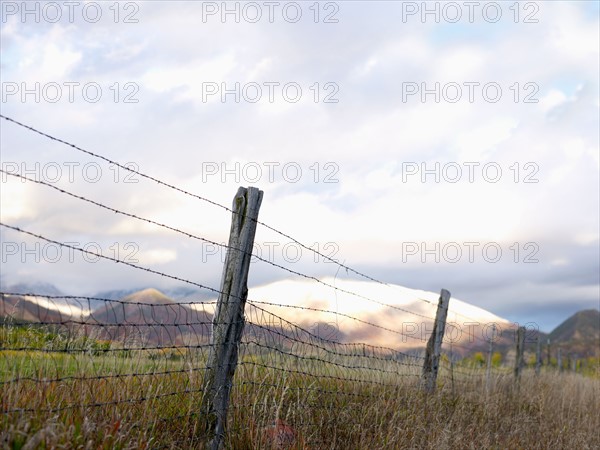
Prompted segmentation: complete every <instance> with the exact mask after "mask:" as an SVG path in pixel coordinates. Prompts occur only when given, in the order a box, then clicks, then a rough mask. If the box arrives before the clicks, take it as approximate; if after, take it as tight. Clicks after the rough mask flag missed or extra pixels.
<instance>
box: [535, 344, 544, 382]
mask: <svg viewBox="0 0 600 450" xmlns="http://www.w3.org/2000/svg"><path fill="white" fill-rule="evenodd" d="M541 370H542V341H541V339H540V337H539V336H538V337H537V349H536V352H535V374H536V375H539V374H540V371H541Z"/></svg>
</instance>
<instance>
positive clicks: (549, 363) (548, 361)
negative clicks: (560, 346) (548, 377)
mask: <svg viewBox="0 0 600 450" xmlns="http://www.w3.org/2000/svg"><path fill="white" fill-rule="evenodd" d="M546 365H547V366H548V367H550V366H551V361H550V338H548V357H547V364H546Z"/></svg>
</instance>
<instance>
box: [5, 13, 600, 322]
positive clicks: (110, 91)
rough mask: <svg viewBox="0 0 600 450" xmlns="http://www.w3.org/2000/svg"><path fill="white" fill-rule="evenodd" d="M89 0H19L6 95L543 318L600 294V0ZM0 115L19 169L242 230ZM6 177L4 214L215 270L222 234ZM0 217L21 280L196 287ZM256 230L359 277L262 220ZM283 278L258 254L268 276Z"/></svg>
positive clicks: (203, 224) (183, 270)
mask: <svg viewBox="0 0 600 450" xmlns="http://www.w3.org/2000/svg"><path fill="white" fill-rule="evenodd" d="M75 3H76V4H72V3H69V2H40V3H37V2H28V3H27V8H29V10H28V11H24V10H23V8H24V7H23V3H22V2H8V1H3V2H2V23H1V26H2V31H1V38H2V43H1V52H2V61H1V71H2V103H1V107H2V114H3V115H4V116H8V117H10V118H12V119H14V120H17V121H20V122H22V123H24V124H26V125H29V126H32V127H34V128H36V129H39V130H40V131H43V132H45V133H48V134H50V135H52V136H55V137H57V138H60V139H63V140H65V141H67V142H69V143H73V144H76V145H77V146H79V147H81V148H83V149H85V150H89V151H91V152H94V153H97V154H100V155H103V156H105V157H107V158H109V159H111V160H114V161H117V162H119V163H122V164H126V163H127V164H131V166H130V167H132V168H135V169H137V170H139V171H140V172H143V173H145V174H148V175H151V176H154V177H156V178H159V179H161V180H163V181H165V182H168V183H170V184H173V185H176V186H177V187H179V188H181V189H185V190H187V191H190V192H193V193H195V194H198V195H200V196H202V197H205V198H208V199H210V200H212V201H214V202H217V203H220V204H223V205H227V206H230V205H231V201H232V199H233V196H234V194H235V192H236V190H237V187H238V186H240V185H242V186H257V187H259V188H260V189H262V190H263V191H264V199H263V203H262V207H261V210H260V220H262V221H264V222H265V223H267V224H269V225H270V226H272V227H275V228H277V229H279V230H281V231H283V232H284V233H286V234H288V235H290V236H292V237H294V238H295V239H297V240H298V241H300V242H302V243H305V244H306V245H307V246H312V247H313V248H316V249H318V250H319V251H320V252H321V253H323V254H325V255H328V256H331V257H333V258H334V259H336V260H339V261H340V262H344V263H345V264H346V265H348V266H350V267H353V268H355V269H357V270H359V271H361V272H364V273H365V274H368V275H370V276H372V277H374V278H377V279H379V280H383V281H386V282H390V283H396V284H400V285H402V286H406V287H410V288H415V289H423V290H429V291H435V292H437V291H439V290H440V289H441V288H446V289H448V290H449V291H450V292H451V293H452V294H453V295H454V296H456V297H458V298H460V299H462V300H464V301H466V302H469V303H472V304H474V305H477V306H479V307H482V308H485V309H487V310H489V311H491V312H493V313H494V314H497V315H499V316H501V317H504V318H506V319H508V320H512V321H517V322H519V323H525V322H537V323H539V325H540V327H541V329H542V330H545V331H550V330H551V329H552V328H553V327H554V326H556V325H557V324H558V323H560V322H561V321H562V320H564V319H565V318H566V317H567V316H568V315H570V314H572V313H574V312H576V311H578V310H580V309H584V308H598V306H599V302H600V282H599V277H600V275H599V273H600V267H599V231H598V230H599V203H600V200H599V191H600V190H599V187H600V186H599V128H598V127H599V125H598V124H599V122H600V118H599V108H600V105H599V89H598V87H599V80H598V73H599V65H598V64H599V44H598V43H599V23H598V22H599V10H598V2H592V1H590V2H587V1H586V2H583V1H581V2H575V1H569V2H539V1H538V2H519V3H515V2H498V3H494V2H479V3H478V4H477V5H470V4H469V3H468V2H467V3H466V4H465V2H427V3H423V2H358V1H356V2H320V3H314V2H298V3H294V2H276V3H269V2H250V3H244V2H242V3H238V2H228V3H227V4H223V3H222V2H159V1H153V2H121V3H120V4H115V3H114V2H81V3H77V2H75ZM115 5H116V6H115ZM224 9H227V10H228V11H229V13H226V11H224ZM425 9H427V11H424V10H425ZM1 132H2V137H1V149H2V152H1V160H2V168H3V170H5V171H7V172H12V173H14V172H19V173H22V174H24V175H26V176H28V177H30V178H35V179H38V180H41V181H45V182H46V183H48V184H50V185H53V186H56V187H60V188H61V189H64V190H67V191H69V192H72V193H74V194H77V195H80V196H84V197H86V198H89V199H93V200H95V201H97V202H100V203H103V204H106V205H107V206H110V207H112V208H116V209H119V210H123V211H127V212H129V213H133V214H136V215H138V216H142V217H145V218H148V219H152V220H155V221H158V222H161V223H165V224H167V225H169V226H172V227H176V228H178V229H182V230H185V231H186V232H189V233H192V234H194V235H197V236H200V237H204V238H206V239H210V240H213V241H216V242H225V241H226V240H227V236H228V231H229V224H230V214H229V213H228V212H227V211H224V210H223V209H220V208H218V207H215V206H213V205H210V204H208V203H206V202H203V201H201V200H198V199H194V198H191V197H189V196H185V195H182V194H181V193H177V192H175V191H172V190H170V189H168V188H165V187H162V186H159V185H157V184H156V183H154V182H151V181H148V180H145V179H144V178H142V177H140V176H138V175H131V174H129V175H128V173H126V171H124V170H122V169H118V168H117V167H115V166H111V165H110V164H108V163H106V162H105V161H102V160H99V159H95V158H93V157H91V156H89V155H86V154H83V153H81V152H78V151H76V150H75V149H73V148H71V147H69V146H66V145H64V144H60V143H57V142H54V141H52V140H50V139H48V138H46V137H43V136H40V135H37V134H35V133H33V132H31V131H29V130H26V129H24V128H22V127H19V126H17V125H15V124H14V123H10V122H8V121H6V120H2V121H1ZM1 189H2V197H1V200H2V208H1V220H2V222H3V223H5V224H8V225H11V226H17V227H21V228H23V229H25V230H28V231H31V232H33V233H36V234H41V235H43V236H46V237H48V238H49V239H53V240H56V241H61V242H71V243H73V244H71V245H73V246H75V247H80V248H86V249H89V250H92V251H95V252H100V253H102V254H103V255H107V256H112V257H114V256H116V257H118V258H119V259H122V260H126V261H129V262H132V263H135V264H138V265H141V266H144V267H148V268H151V269H153V270H157V271H161V272H164V273H167V274H171V275H174V276H177V277H180V278H183V279H186V280H190V281H193V282H195V283H200V284H202V285H206V286H210V287H213V288H218V287H219V281H220V276H221V270H222V266H221V262H222V259H223V257H224V254H223V253H221V252H216V254H215V251H214V250H215V249H214V248H213V247H211V246H208V245H205V244H203V243H202V242H201V241H199V240H196V239H192V238H188V237H184V236H182V235H180V234H177V233H174V232H171V231H168V230H165V229H160V228H158V227H156V226H153V225H149V224H144V223H142V222H140V221H137V220H135V219H131V218H127V217H124V216H120V215H118V214H115V213H113V212H109V211H106V210H103V209H101V208H99V207H95V206H92V205H90V204H86V203H84V202H82V201H80V200H77V199H74V198H71V197H68V196H67V195H65V194H62V193H60V192H58V191H56V190H54V189H52V188H50V187H48V186H44V185H36V184H33V183H31V182H22V181H20V180H18V179H15V178H14V177H11V176H7V175H4V174H3V175H2V184H1ZM0 233H1V238H2V284H3V286H7V285H11V284H15V283H18V282H34V281H43V282H50V283H53V284H54V285H56V286H57V287H59V288H60V289H61V290H62V291H63V292H65V293H69V294H89V295H91V294H94V293H96V292H100V291H103V290H109V289H128V288H138V287H140V288H142V287H149V286H153V287H157V288H169V287H174V286H185V283H180V282H179V283H178V282H175V281H174V280H171V279H168V278H165V277H160V276H156V275H152V274H149V273H146V272H142V271H140V270H136V269H134V268H130V267H126V266H124V265H122V264H115V263H114V262H109V261H104V260H101V261H98V262H93V261H89V259H90V258H89V257H88V261H86V260H84V259H83V257H82V255H81V254H80V253H78V252H69V251H68V249H65V248H63V249H62V251H61V249H60V247H57V246H55V245H52V244H48V243H47V242H44V241H43V240H40V239H36V238H32V237H30V236H26V235H24V234H22V233H18V232H15V231H12V230H9V229H7V228H5V227H2V228H1V229H0ZM36 242H38V243H39V244H37V246H36ZM256 243H257V248H256V251H257V253H259V254H261V255H262V257H264V258H265V259H269V260H271V261H273V262H276V263H278V264H281V265H284V266H286V267H288V268H290V269H292V270H295V271H299V272H302V273H305V274H308V275H311V276H317V277H322V276H336V275H337V276H338V277H350V278H357V277H356V276H353V275H352V273H346V271H345V270H342V269H339V267H338V266H336V265H335V264H331V263H329V264H328V263H325V262H323V258H321V257H318V256H316V255H315V254H312V253H310V252H309V251H307V250H306V249H304V248H302V247H299V246H297V245H296V244H294V243H293V242H292V241H290V240H289V239H287V238H285V237H282V236H281V235H277V234H276V233H274V232H272V231H270V230H268V229H266V228H265V227H262V226H259V228H258V230H257V235H256ZM72 253H73V254H72ZM75 253H76V254H75ZM287 277H293V276H292V275H291V274H290V273H288V272H285V271H282V270H280V269H277V268H275V267H272V266H270V265H268V264H265V263H263V262H260V261H258V262H255V263H254V264H253V265H252V267H251V273H250V281H249V282H250V284H251V285H260V284H264V283H267V282H272V281H277V280H281V279H283V278H287ZM190 287H193V286H190ZM275 300H276V299H275Z"/></svg>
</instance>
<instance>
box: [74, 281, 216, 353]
mask: <svg viewBox="0 0 600 450" xmlns="http://www.w3.org/2000/svg"><path fill="white" fill-rule="evenodd" d="M86 323H87V329H88V331H89V332H91V333H94V336H95V337H96V338H97V339H102V340H116V341H122V342H127V343H128V344H129V345H142V346H157V345H160V346H176V345H198V344H200V343H201V342H203V341H205V340H207V339H208V337H209V336H210V330H211V323H212V309H207V310H203V309H202V308H200V309H197V308H194V307H192V306H191V305H187V304H181V303H176V302H175V301H173V300H172V299H170V298H169V297H167V296H166V295H164V294H163V293H162V292H160V291H158V290H156V289H144V290H142V291H138V292H135V293H133V294H130V295H127V296H126V297H124V298H122V299H120V300H111V301H106V302H105V303H104V305H103V306H101V307H100V308H98V309H96V310H94V311H93V312H92V313H91V314H90V315H89V317H88V318H87V319H86Z"/></svg>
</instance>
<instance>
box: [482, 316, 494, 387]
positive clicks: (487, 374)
mask: <svg viewBox="0 0 600 450" xmlns="http://www.w3.org/2000/svg"><path fill="white" fill-rule="evenodd" d="M495 334H496V324H493V325H492V337H491V338H490V346H489V348H488V356H487V365H486V368H485V390H486V392H487V391H489V390H490V374H491V372H492V355H493V353H494V336H495Z"/></svg>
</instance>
